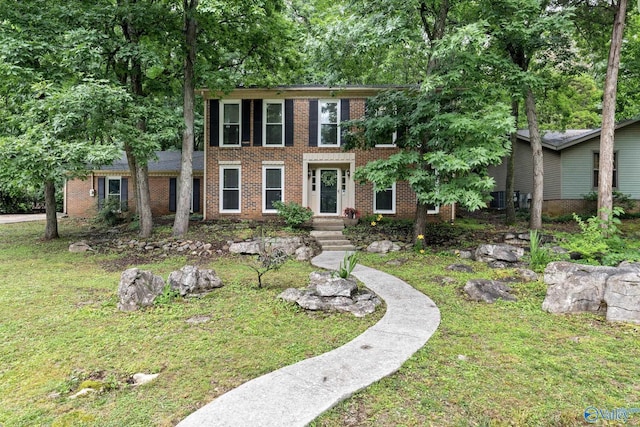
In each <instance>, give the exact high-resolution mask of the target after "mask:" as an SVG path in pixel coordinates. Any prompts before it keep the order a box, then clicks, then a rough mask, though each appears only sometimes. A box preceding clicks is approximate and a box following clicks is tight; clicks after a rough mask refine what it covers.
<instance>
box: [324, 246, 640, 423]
mask: <svg viewBox="0 0 640 427" xmlns="http://www.w3.org/2000/svg"><path fill="white" fill-rule="evenodd" d="M394 256H402V257H407V255H406V254H402V255H390V256H389V257H394ZM409 259H410V261H409V262H407V263H405V264H403V265H402V266H399V267H392V266H389V265H386V264H385V263H384V262H381V259H380V258H379V257H378V256H362V257H361V258H360V262H361V263H363V264H365V265H371V266H373V267H375V268H379V269H381V270H384V271H387V272H389V273H391V274H394V275H397V276H398V277H400V278H402V279H404V280H405V281H407V282H408V283H411V284H412V285H413V286H415V287H416V288H418V289H419V290H421V291H422V292H424V293H425V294H427V295H428V296H430V297H431V298H432V299H433V300H434V302H435V303H436V304H437V305H438V307H439V309H440V312H441V316H442V322H441V324H440V327H439V328H438V330H437V331H436V333H435V334H434V336H433V337H432V338H431V339H430V340H429V342H428V343H427V345H426V346H425V347H424V348H422V349H421V350H420V351H418V352H417V353H416V354H415V355H414V356H413V357H412V358H411V359H409V361H408V362H407V363H406V364H405V365H404V366H403V367H402V368H401V369H400V370H399V371H398V372H397V373H396V374H395V375H392V376H390V377H388V378H386V379H383V380H382V381H380V382H378V383H376V384H374V385H373V386H371V387H369V388H367V389H365V390H364V391H362V392H360V393H358V394H356V395H355V396H354V397H353V398H351V399H349V400H347V401H346V402H343V403H342V404H340V405H338V406H337V407H336V408H334V409H333V410H332V411H330V412H329V413H327V414H325V415H323V416H322V417H320V418H319V419H318V420H316V421H315V422H314V423H313V425H314V426H343V425H358V426H383V425H384V426H424V425H432V426H502V425H505V426H507V425H508V426H542V425H553V426H574V425H575V426H578V425H585V424H586V423H585V421H584V418H583V412H584V410H585V408H586V407H587V406H590V405H595V406H597V407H599V408H608V409H614V408H632V407H638V408H640V382H639V381H638V378H640V367H639V366H638V360H640V341H639V338H640V326H639V325H626V324H610V323H606V322H605V320H604V319H603V318H602V317H597V316H594V315H589V314H580V315H567V316H558V315H551V314H548V313H545V312H543V311H542V310H541V304H542V300H543V299H544V296H545V292H546V289H545V285H544V284H543V283H542V282H533V283H528V284H515V285H513V288H514V289H515V293H516V295H517V297H518V302H516V303H507V302H498V303H496V304H493V305H488V304H482V303H475V302H471V301H467V300H466V299H465V298H464V296H463V295H462V291H461V287H462V286H464V284H465V283H466V281H467V280H468V279H470V278H472V277H485V278H501V277H506V276H509V275H510V272H509V271H508V270H490V269H488V268H487V267H485V266H482V265H479V264H474V268H475V269H476V273H453V272H451V271H447V270H445V269H444V267H445V266H447V265H449V264H451V263H453V262H459V261H458V260H456V259H455V258H453V257H447V256H443V255H441V256H438V257H435V256H427V257H424V256H422V257H421V256H419V255H413V254H412V255H409ZM442 276H449V277H454V278H455V279H457V283H456V284H452V285H446V286H443V285H441V284H439V283H441V281H440V280H439V278H440V277H442ZM629 424H630V425H640V414H636V415H633V418H631V419H630V421H629ZM599 425H602V424H599ZM611 425H614V424H611ZM615 425H618V424H615Z"/></svg>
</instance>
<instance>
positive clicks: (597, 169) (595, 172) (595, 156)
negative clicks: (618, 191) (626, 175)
mask: <svg viewBox="0 0 640 427" xmlns="http://www.w3.org/2000/svg"><path fill="white" fill-rule="evenodd" d="M599 172H600V153H593V187H594V188H598V179H599V176H600V174H599ZM611 186H612V187H613V188H617V187H618V153H613V177H612V183H611Z"/></svg>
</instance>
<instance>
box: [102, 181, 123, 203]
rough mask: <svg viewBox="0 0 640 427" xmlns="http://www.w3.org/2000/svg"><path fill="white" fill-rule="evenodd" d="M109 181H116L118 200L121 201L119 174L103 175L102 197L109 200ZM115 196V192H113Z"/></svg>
mask: <svg viewBox="0 0 640 427" xmlns="http://www.w3.org/2000/svg"><path fill="white" fill-rule="evenodd" d="M109 181H118V200H119V201H120V202H122V177H121V176H105V177H104V198H105V200H109V196H111V193H110V192H109ZM113 195H114V196H115V193H114V194H113Z"/></svg>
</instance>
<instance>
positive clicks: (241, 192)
mask: <svg viewBox="0 0 640 427" xmlns="http://www.w3.org/2000/svg"><path fill="white" fill-rule="evenodd" d="M380 90H382V89H381V88H373V87H346V88H328V87H278V88H272V89H264V88H240V89H236V90H234V91H232V92H230V93H219V92H212V91H209V90H202V91H200V94H201V95H202V96H203V98H204V101H205V106H204V108H205V110H204V111H205V117H206V120H205V123H206V129H205V177H204V179H205V198H204V217H205V219H213V218H219V217H234V218H253V219H261V218H265V217H268V216H269V215H273V214H275V213H276V210H275V209H274V207H273V202H274V201H277V200H281V201H284V202H285V203H286V202H291V201H294V202H296V203H300V204H302V205H303V206H307V207H309V208H311V209H312V210H313V212H314V215H315V216H340V215H342V213H343V212H344V209H345V208H347V207H352V208H356V209H358V210H359V211H360V212H361V214H363V215H366V214H383V215H385V216H387V215H388V216H394V217H402V218H412V217H413V216H414V215H415V208H416V196H415V193H414V192H413V191H412V190H411V189H410V187H409V185H408V184H407V183H406V182H397V183H395V184H394V185H393V186H391V187H390V188H386V189H383V190H382V191H378V192H376V191H374V188H373V185H372V184H358V183H356V182H355V181H354V179H353V174H354V172H355V170H356V168H358V167H359V166H363V165H365V164H366V163H367V162H369V161H371V160H374V159H378V158H382V157H387V156H389V155H391V154H392V153H395V152H396V150H397V148H396V146H395V144H394V142H395V141H394V140H393V139H391V137H390V140H389V141H388V142H387V143H385V144H383V145H380V146H377V147H376V148H375V149H372V150H367V151H363V150H353V151H343V150H342V148H341V144H342V141H341V139H342V135H341V134H342V130H343V129H342V128H341V123H343V122H345V121H347V120H350V119H352V118H358V117H361V116H363V115H364V111H365V102H366V99H367V98H368V97H371V96H374V95H376V94H377V93H378V92H379V91H380ZM430 214H432V215H431V217H432V218H433V219H434V220H438V219H444V220H450V219H452V214H453V209H452V207H450V206H446V207H439V208H438V207H436V208H434V209H433V210H432V211H430Z"/></svg>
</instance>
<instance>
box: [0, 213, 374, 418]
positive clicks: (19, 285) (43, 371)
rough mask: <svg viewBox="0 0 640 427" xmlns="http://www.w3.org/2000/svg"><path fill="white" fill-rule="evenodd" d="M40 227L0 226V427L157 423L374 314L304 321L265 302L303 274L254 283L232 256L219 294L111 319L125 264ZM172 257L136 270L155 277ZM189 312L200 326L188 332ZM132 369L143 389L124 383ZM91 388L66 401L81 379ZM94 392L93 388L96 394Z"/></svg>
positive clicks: (329, 345) (283, 273) (73, 233)
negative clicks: (146, 376) (74, 247)
mask: <svg viewBox="0 0 640 427" xmlns="http://www.w3.org/2000/svg"><path fill="white" fill-rule="evenodd" d="M42 229H43V224H42V223H25V224H9V225H0V309H1V312H2V321H0V339H1V341H0V342H1V344H0V425H2V426H3V427H6V426H33V425H52V426H83V425H91V426H95V425H100V426H150V425H156V426H168V425H175V424H176V423H177V422H178V421H180V420H181V419H182V418H184V417H185V416H186V415H188V414H189V413H191V412H193V411H194V410H195V409H197V408H199V407H200V406H202V405H204V404H205V403H207V402H209V401H211V400H213V399H214V398H215V397H217V396H219V395H220V394H222V393H224V392H226V391H227V390H230V389H232V388H234V387H236V386H238V385H240V384H241V383H243V382H245V381H247V380H249V379H251V378H254V377H257V376H259V375H262V374H265V373H267V372H270V371H273V370H275V369H278V368H280V367H282V366H285V365H289V364H291V363H295V362H297V361H300V360H302V359H305V358H308V357H311V356H314V355H317V354H321V353H324V352H326V351H329V350H331V349H333V348H336V347H338V346H340V345H342V344H343V343H346V342H348V341H349V340H351V339H352V338H354V337H355V336H357V335H359V334H360V333H361V332H362V331H364V330H365V329H367V328H368V327H369V326H370V325H372V324H373V323H375V322H376V321H377V320H378V319H379V318H380V316H381V315H382V311H383V310H379V312H378V313H377V314H376V315H374V316H371V317H367V318H365V319H357V318H355V317H353V316H352V315H350V314H331V315H309V314H306V313H305V312H303V311H302V310H299V309H296V308H295V307H293V306H292V305H290V304H287V303H284V302H281V301H278V300H276V299H275V296H276V295H277V294H278V293H280V292H281V291H282V290H284V289H286V288H288V287H301V286H305V285H306V283H307V281H308V274H309V272H311V271H312V270H313V268H312V267H311V266H310V265H309V264H307V263H299V262H293V261H289V262H288V263H286V264H285V265H284V266H283V267H282V269H281V270H279V271H277V272H270V273H268V274H267V275H265V277H264V280H265V282H266V283H267V287H266V289H261V290H258V289H256V285H255V284H256V276H255V273H254V272H253V271H251V270H250V269H248V268H246V267H245V266H244V265H243V263H244V262H246V259H245V260H244V261H243V258H242V257H223V258H219V259H216V260H213V261H211V262H210V263H205V264H204V265H201V267H207V268H213V269H214V270H216V272H217V273H218V274H219V275H220V276H221V278H222V279H223V281H224V283H225V286H224V287H223V288H220V289H217V290H215V291H214V292H212V293H211V294H209V295H208V296H207V297H204V298H201V299H178V300H176V301H174V302H172V303H171V304H168V305H162V306H155V307H153V308H149V309H145V310H140V311H136V312H132V313H123V312H120V311H118V310H117V308H116V303H117V298H116V290H117V286H118V282H119V278H120V271H113V269H112V268H109V269H105V268H104V267H103V266H106V265H113V261H114V260H116V258H118V257H123V256H125V255H118V254H107V255H104V254H94V253H89V254H72V253H69V252H68V251H67V248H68V245H69V243H70V242H71V241H74V240H76V238H77V237H78V236H79V235H81V234H82V232H86V231H87V230H86V229H85V230H78V228H77V225H76V224H74V223H73V222H70V221H61V223H60V233H61V235H62V236H70V237H68V238H64V237H63V238H62V239H60V240H59V241H53V242H42V241H40V240H39V236H40V235H41V234H42ZM186 263H187V260H186V259H185V258H184V257H181V256H169V257H167V258H165V259H163V260H162V261H160V262H153V263H150V264H146V265H140V266H139V267H141V268H145V269H150V270H152V271H153V272H154V273H156V274H160V275H162V276H163V277H164V278H165V279H166V277H167V276H168V274H169V273H170V272H171V271H173V270H176V269H178V268H180V267H182V266H184V265H185V264H186ZM196 315H206V316H210V317H211V321H209V322H208V323H203V324H189V323H186V320H187V319H189V318H190V317H193V316H196ZM137 372H145V373H160V376H159V377H158V379H157V380H155V381H154V382H152V383H150V384H147V385H144V386H140V387H134V386H131V385H129V384H128V383H127V380H128V379H129V378H130V376H131V375H132V374H134V373H137ZM87 380H90V381H94V382H93V383H89V384H94V385H95V386H96V387H97V388H102V391H101V392H99V393H96V394H93V395H89V396H86V397H80V398H77V399H70V398H69V397H70V395H72V394H73V393H75V392H76V391H77V390H78V388H79V387H80V385H81V383H82V382H84V381H87ZM95 382H98V384H103V386H102V387H100V386H99V385H96V384H95Z"/></svg>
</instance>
